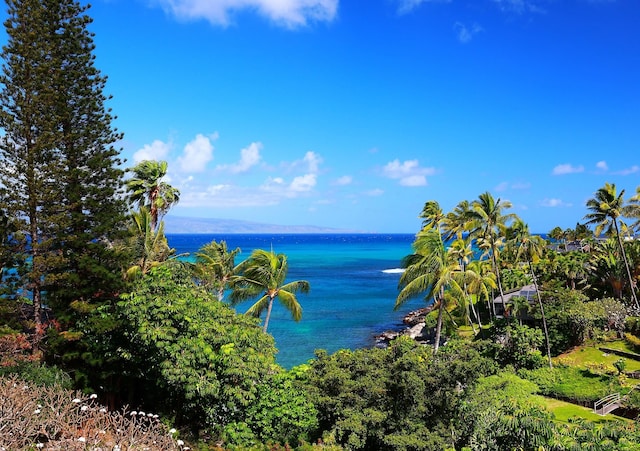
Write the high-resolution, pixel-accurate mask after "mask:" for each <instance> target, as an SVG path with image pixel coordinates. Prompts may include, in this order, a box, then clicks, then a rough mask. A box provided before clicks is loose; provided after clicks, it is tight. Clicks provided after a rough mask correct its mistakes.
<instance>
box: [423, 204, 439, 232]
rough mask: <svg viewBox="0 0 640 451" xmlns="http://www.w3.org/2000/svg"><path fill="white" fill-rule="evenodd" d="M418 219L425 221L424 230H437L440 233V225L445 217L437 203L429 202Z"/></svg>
mask: <svg viewBox="0 0 640 451" xmlns="http://www.w3.org/2000/svg"><path fill="white" fill-rule="evenodd" d="M418 217H419V218H422V219H423V220H422V228H427V229H429V228H436V229H437V230H438V231H440V224H441V223H442V221H443V219H444V217H445V215H444V212H443V211H442V208H440V204H438V202H437V201H435V200H429V201H427V202H425V204H424V207H423V208H422V212H421V213H420V215H419V216H418Z"/></svg>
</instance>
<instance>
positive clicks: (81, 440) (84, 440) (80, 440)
mask: <svg viewBox="0 0 640 451" xmlns="http://www.w3.org/2000/svg"><path fill="white" fill-rule="evenodd" d="M78 441H79V442H82V443H84V442H86V441H87V439H86V438H84V437H80V438H79V439H78Z"/></svg>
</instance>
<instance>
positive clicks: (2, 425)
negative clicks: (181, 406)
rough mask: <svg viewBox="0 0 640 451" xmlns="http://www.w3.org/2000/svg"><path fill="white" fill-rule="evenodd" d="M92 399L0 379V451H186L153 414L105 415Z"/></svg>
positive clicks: (77, 394) (109, 413)
mask: <svg viewBox="0 0 640 451" xmlns="http://www.w3.org/2000/svg"><path fill="white" fill-rule="evenodd" d="M96 398H97V397H96V395H90V396H87V395H82V394H81V393H79V392H72V391H69V390H65V389H62V388H60V387H56V386H52V387H42V386H37V385H31V384H28V383H26V382H24V381H22V380H20V379H18V378H15V377H12V378H0V451H9V450H11V451H18V450H36V449H44V450H65V451H66V450H69V451H75V450H92V451H106V450H109V451H124V450H131V451H133V450H136V451H138V450H139V451H142V450H149V451H160V450H163V451H165V450H181V451H185V450H188V449H189V447H188V446H185V444H184V442H183V441H182V440H177V437H175V435H176V431H175V430H174V429H171V430H168V428H167V427H166V426H165V425H164V424H163V423H162V422H160V421H159V418H158V415H154V414H151V413H144V412H136V411H130V412H129V411H126V410H125V411H119V412H112V411H108V410H107V409H106V408H104V407H102V406H100V405H99V404H98V403H97V401H96Z"/></svg>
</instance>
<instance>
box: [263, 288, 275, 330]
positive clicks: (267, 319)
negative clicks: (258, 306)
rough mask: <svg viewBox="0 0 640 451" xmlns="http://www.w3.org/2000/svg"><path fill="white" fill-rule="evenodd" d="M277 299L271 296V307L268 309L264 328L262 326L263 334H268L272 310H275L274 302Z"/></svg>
mask: <svg viewBox="0 0 640 451" xmlns="http://www.w3.org/2000/svg"><path fill="white" fill-rule="evenodd" d="M274 299H275V298H274V297H273V296H269V307H267V316H265V318H264V326H262V332H264V333H266V332H267V327H269V318H271V310H272V309H273V300H274Z"/></svg>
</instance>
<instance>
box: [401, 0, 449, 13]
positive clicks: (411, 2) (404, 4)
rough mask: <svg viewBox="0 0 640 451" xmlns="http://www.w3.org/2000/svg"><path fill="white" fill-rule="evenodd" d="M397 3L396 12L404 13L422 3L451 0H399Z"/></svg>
mask: <svg viewBox="0 0 640 451" xmlns="http://www.w3.org/2000/svg"><path fill="white" fill-rule="evenodd" d="M398 3H399V5H398V14H406V13H408V12H411V11H413V10H414V9H415V8H417V7H418V6H420V5H421V4H423V3H451V0H399V2H398Z"/></svg>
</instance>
